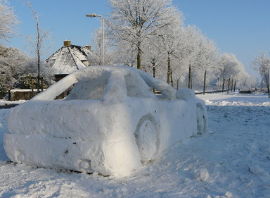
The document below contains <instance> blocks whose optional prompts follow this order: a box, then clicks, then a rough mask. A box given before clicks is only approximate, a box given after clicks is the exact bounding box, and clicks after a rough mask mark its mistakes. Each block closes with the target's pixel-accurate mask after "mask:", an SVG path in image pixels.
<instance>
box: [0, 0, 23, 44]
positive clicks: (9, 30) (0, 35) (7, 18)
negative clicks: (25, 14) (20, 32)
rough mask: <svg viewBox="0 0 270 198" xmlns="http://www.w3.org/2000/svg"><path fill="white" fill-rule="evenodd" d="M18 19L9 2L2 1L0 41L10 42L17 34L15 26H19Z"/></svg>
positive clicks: (0, 8) (0, 7)
mask: <svg viewBox="0 0 270 198" xmlns="http://www.w3.org/2000/svg"><path fill="white" fill-rule="evenodd" d="M18 22H19V21H18V17H17V15H16V14H14V10H13V9H12V7H10V5H9V3H8V1H7V0H0V41H1V42H3V41H9V39H11V38H12V37H13V36H14V34H15V32H14V26H16V25H17V24H18Z"/></svg>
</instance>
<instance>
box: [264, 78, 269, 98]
mask: <svg viewBox="0 0 270 198" xmlns="http://www.w3.org/2000/svg"><path fill="white" fill-rule="evenodd" d="M264 76H265V81H266V86H267V92H268V98H270V88H269V77H268V78H267V74H266V73H265V74H264Z"/></svg>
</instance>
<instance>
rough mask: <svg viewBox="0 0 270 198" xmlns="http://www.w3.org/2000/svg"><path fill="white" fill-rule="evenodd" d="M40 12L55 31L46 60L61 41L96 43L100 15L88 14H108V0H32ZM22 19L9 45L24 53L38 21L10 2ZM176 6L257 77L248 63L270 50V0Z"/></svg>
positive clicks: (179, 2)
mask: <svg viewBox="0 0 270 198" xmlns="http://www.w3.org/2000/svg"><path fill="white" fill-rule="evenodd" d="M31 2H32V5H33V7H34V9H35V11H36V12H38V13H40V14H41V15H40V17H39V20H40V26H41V28H42V29H45V30H51V35H52V46H51V48H50V49H49V50H48V54H47V55H45V58H46V57H48V56H49V55H51V54H52V53H53V52H55V51H56V50H58V49H59V48H60V47H62V45H63V41H64V40H66V39H68V40H71V42H72V44H74V45H81V46H84V45H87V44H91V42H92V35H93V32H94V30H95V29H97V28H99V27H100V21H99V19H98V18H87V17H85V14H91V13H96V14H101V15H103V16H105V17H106V15H107V13H108V12H109V9H108V7H107V6H106V4H107V0H32V1H31ZM9 3H10V6H12V7H13V8H14V10H15V14H17V15H18V17H19V20H20V21H21V23H20V25H19V26H18V35H17V36H16V37H14V38H13V39H12V40H11V42H10V43H6V45H7V46H13V47H17V48H19V49H21V50H23V51H27V49H26V48H25V46H26V43H25V39H24V38H23V37H21V36H20V35H26V36H27V35H30V34H35V21H34V19H33V15H32V13H31V10H30V8H29V7H28V6H26V5H23V1H22V0H9ZM173 4H174V5H175V6H176V7H177V8H178V9H179V10H180V11H181V12H182V13H183V15H184V16H185V25H188V24H190V25H196V26H197V27H198V28H200V29H201V30H202V33H203V34H205V35H206V36H207V37H208V38H210V39H212V40H214V41H215V42H216V44H217V47H218V48H219V49H220V52H221V53H222V52H228V53H233V54H235V55H236V57H237V58H238V60H239V61H241V62H242V63H243V64H244V66H245V68H246V71H247V72H248V73H249V74H251V75H255V76H256V77H258V76H259V75H258V73H257V72H254V71H253V69H251V68H250V64H249V63H250V61H252V60H254V57H255V56H256V55H258V54H259V51H266V52H270V49H269V48H270V25H269V21H270V11H269V9H270V0H173Z"/></svg>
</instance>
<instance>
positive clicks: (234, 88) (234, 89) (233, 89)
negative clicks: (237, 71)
mask: <svg viewBox="0 0 270 198" xmlns="http://www.w3.org/2000/svg"><path fill="white" fill-rule="evenodd" d="M235 87H236V82H234V89H233V91H234V92H235Z"/></svg>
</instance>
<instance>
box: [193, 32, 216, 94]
mask: <svg viewBox="0 0 270 198" xmlns="http://www.w3.org/2000/svg"><path fill="white" fill-rule="evenodd" d="M200 40H201V41H200V45H199V51H198V54H197V61H198V63H197V69H198V70H199V71H202V72H203V76H204V77H203V94H205V89H206V81H207V73H208V74H211V73H213V72H214V71H215V69H216V67H217V58H218V49H217V47H216V44H215V43H214V41H212V40H209V39H208V38H207V37H205V36H203V35H201V37H200ZM209 80H210V79H209Z"/></svg>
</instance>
